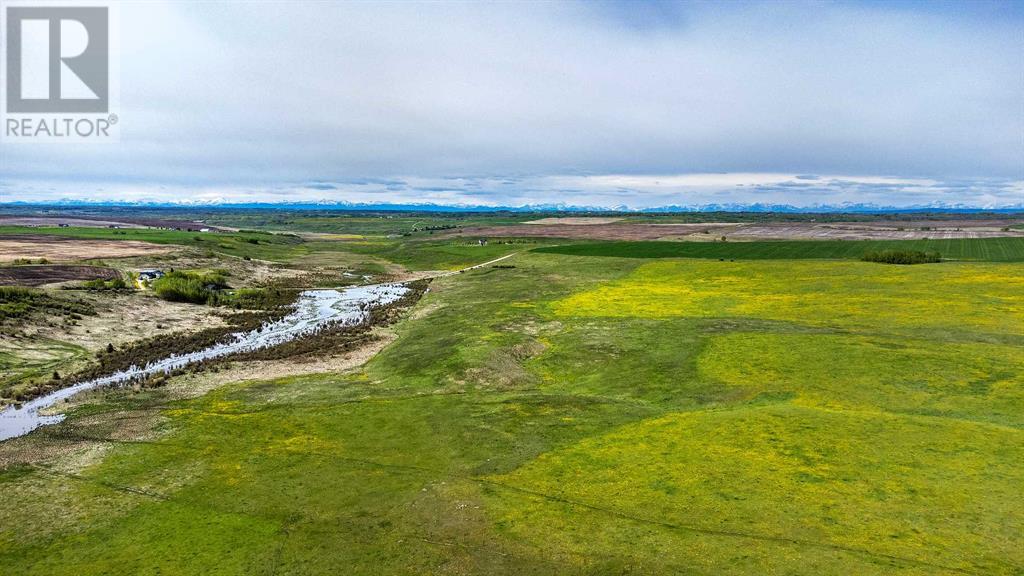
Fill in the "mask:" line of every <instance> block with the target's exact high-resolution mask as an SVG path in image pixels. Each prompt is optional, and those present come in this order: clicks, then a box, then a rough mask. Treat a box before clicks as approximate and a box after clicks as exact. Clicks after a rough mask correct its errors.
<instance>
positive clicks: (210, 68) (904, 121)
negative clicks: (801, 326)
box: [0, 2, 1024, 207]
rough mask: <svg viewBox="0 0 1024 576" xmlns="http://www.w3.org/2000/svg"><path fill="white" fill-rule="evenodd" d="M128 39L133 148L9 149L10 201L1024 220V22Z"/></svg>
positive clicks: (154, 29)
mask: <svg viewBox="0 0 1024 576" xmlns="http://www.w3.org/2000/svg"><path fill="white" fill-rule="evenodd" d="M120 28H121V30H120V45H121V54H120V63H121V64H120V66H121V73H120V86H121V114H120V116H121V125H120V126H121V130H122V132H121V141H120V143H117V144H111V145H81V144H79V145H11V144H2V145H0V146H2V148H0V170H2V176H0V194H2V200H3V201H18V200H30V201H31V200H56V199H60V198H78V199H90V200H100V199H104V200H119V199H125V200H137V199H149V200H181V199H190V200H194V201H211V200H216V199H221V200H228V199H230V200H232V201H239V200H243V201H244V200H251V201H287V200H291V201H298V200H310V199H325V200H347V201H354V202H360V201H373V202H389V201H391V202H443V203H468V204H490V205H500V204H506V205H519V204H523V203H554V202H565V203H572V204H581V205H603V206H630V207H643V206H656V205H669V204H708V203H749V202H767V203H790V204H796V205H812V204H826V203H842V202H872V203H878V204H889V205H911V204H926V203H934V202H948V203H964V204H971V205H977V206H1005V205H1016V204H1021V203H1024V184H1022V182H1024V19H1022V17H1021V10H1020V5H1018V4H1014V3H971V4H962V5H956V4H953V5H950V4H911V3H897V4H893V5H887V4H883V3H857V2H847V3H816V2H792V3H781V2H772V3H752V4H738V3H736V4H732V3H730V4H728V5H726V6H719V5H715V4H688V5H674V4H668V3H651V4H644V5H640V4H638V3H628V4H626V3H622V4H620V3H605V4H594V3H578V4H577V3H516V4H482V3H481V4H469V3H422V4H416V3H345V4H342V3H326V2H318V3H295V2H288V3H283V2H282V3H216V2H195V3H186V2H176V3H167V4H158V3H151V2H133V3H126V4H123V5H122V6H121V7H120ZM801 176H802V178H801ZM369 198H372V200H368V199H369Z"/></svg>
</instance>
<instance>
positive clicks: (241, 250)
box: [0, 226, 303, 261]
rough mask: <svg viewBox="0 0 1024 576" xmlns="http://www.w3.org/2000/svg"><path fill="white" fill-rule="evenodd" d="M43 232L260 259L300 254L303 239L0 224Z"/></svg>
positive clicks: (9, 230) (8, 230) (2, 229)
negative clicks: (170, 246) (145, 243)
mask: <svg viewBox="0 0 1024 576" xmlns="http://www.w3.org/2000/svg"><path fill="white" fill-rule="evenodd" d="M5 234H33V235H36V234H44V235H48V236H61V237H65V238H81V239H84V240H136V241H141V242H151V243H153V244H172V245H178V246H185V247H191V248H196V249H201V250H206V251H209V252H213V253H217V254H226V255H230V256H249V257H251V258H258V259H263V260H278V261H280V260H287V259H288V258H291V257H294V256H295V255H297V254H301V253H303V248H302V240H301V239H299V238H298V237H296V236H294V235H289V234H268V233H265V232H186V231H182V230H158V229H149V228H121V229H111V228H89V227H73V226H72V227H68V228H60V227H57V226H33V227H27V226H0V235H5Z"/></svg>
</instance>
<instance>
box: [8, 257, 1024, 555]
mask: <svg viewBox="0 0 1024 576" xmlns="http://www.w3.org/2000/svg"><path fill="white" fill-rule="evenodd" d="M698 246H701V245H698ZM709 246H713V245H709ZM723 246H728V247H732V246H733V244H725V245H723ZM736 246H742V245H739V244H737V245H736ZM434 249H435V250H440V249H439V248H434ZM467 250H468V248H467ZM439 253H440V254H443V253H444V250H440V252H439ZM477 254H478V255H479V256H480V257H481V259H486V258H489V257H491V256H493V255H494V254H493V253H491V252H490V251H488V253H486V254H484V253H483V252H479V253H477ZM456 256H458V257H459V258H463V257H465V254H463V253H461V252H460V253H457V254H456ZM409 258H410V260H414V261H419V262H420V263H423V264H426V263H441V261H442V260H443V258H441V256H439V255H438V253H435V254H433V255H426V256H424V255H420V256H417V257H415V258H413V257H412V256H410V257H409ZM503 264H511V265H514V266H515V268H512V269H499V268H491V267H486V268H481V269H478V270H474V271H470V272H466V273H464V274H459V275H454V276H451V277H448V278H444V279H441V280H437V281H435V282H434V283H433V285H432V286H431V290H430V292H429V293H428V294H427V295H426V296H425V297H424V299H423V300H421V301H420V303H419V304H418V305H417V309H416V311H415V312H414V314H413V315H412V316H411V317H409V318H407V319H406V320H404V321H403V322H401V323H400V324H398V325H397V326H396V328H397V330H398V332H399V338H398V339H397V341H395V342H394V343H393V344H391V345H390V346H389V347H387V348H386V349H384V351H383V352H381V353H380V354H378V355H377V356H376V357H374V358H373V359H372V360H371V361H370V362H369V363H368V364H366V365H365V366H363V367H362V368H361V369H358V370H355V371H353V372H350V373H345V374H322V375H310V376H302V377H290V378H283V379H278V380H273V381H247V382H243V383H235V384H230V385H226V386H223V387H220V388H218V389H216V390H214V391H213V392H210V393H208V394H206V395H204V396H201V397H199V398H196V399H192V400H171V399H170V396H169V392H168V391H167V390H163V389H157V390H148V391H144V392H142V393H139V394H132V393H126V392H110V393H108V394H107V395H106V396H103V397H97V398H95V399H94V400H92V401H91V402H90V403H87V404H86V405H85V406H83V407H81V408H77V409H76V410H75V411H74V412H73V413H72V415H71V417H70V419H69V420H68V421H67V422H65V423H64V424H62V425H60V426H57V427H54V428H50V429H46V430H43V431H41V432H39V433H36V434H34V435H32V436H30V437H28V438H25V439H22V440H19V441H17V443H12V444H10V445H7V446H0V462H3V460H2V458H4V457H5V454H7V456H8V457H10V454H11V453H13V452H14V451H16V450H36V449H45V448H47V447H48V446H50V445H52V444H59V443H62V442H67V441H68V440H67V438H68V436H67V435H68V434H73V435H80V436H85V437H90V438H98V439H103V438H110V439H111V440H112V441H111V442H102V441H101V442H98V443H96V444H91V443H86V444H83V445H82V446H83V448H84V449H85V452H84V454H93V453H94V452H92V451H90V450H93V451H94V450H95V449H96V448H95V446H104V447H105V448H104V451H103V452H100V453H99V454H100V455H99V456H92V457H88V458H87V457H85V456H81V457H78V459H77V460H76V459H72V460H71V461H70V462H72V463H68V462H69V461H67V460H64V461H61V462H62V463H60V464H56V465H48V464H42V465H40V464H36V465H33V466H23V465H17V464H16V463H11V464H8V466H7V468H6V469H5V471H3V472H0V573H3V574H19V575H29V574H46V575H51V574H157V573H159V574H204V575H206V574H337V573H346V574H469V573H487V574H627V573H630V574H653V573H658V574H660V573H682V574H708V575H712V574H713V575H728V574H769V573H774V574H814V575H819V574H843V575H845V574H913V575H924V574H928V575H931V574H979V575H980V574H986V575H987V574H1006V575H1011V574H1020V573H1021V572H1022V571H1024V547H1022V546H1020V543H1021V540H1020V535H1021V533H1022V532H1024V501H1022V500H1021V498H1020V489H1021V486H1024V467H1022V466H1021V462H1022V461H1024V416H1022V415H1024V372H1022V371H1021V369H1020V367H1021V366H1022V365H1024V336H1022V334H1024V304H1022V299H1021V295H1022V294H1024V284H1022V282H1024V280H1022V278H1024V275H1022V274H1021V270H1020V266H1019V265H1015V264H1009V263H985V262H972V263H968V262H944V263H942V264H934V265H921V266H907V267H902V266H887V265H880V264H873V263H866V262H857V261H843V260H814V261H811V260H787V261H779V260H759V261H752V262H717V261H711V260H706V259H705V260H668V259H666V260H658V261H649V260H638V259H633V258H613V257H609V258H587V257H576V256H566V255H561V254H551V253H541V251H534V252H524V253H521V254H518V255H516V256H514V257H513V258H511V259H509V260H506V261H505V262H503ZM145 414H156V415H158V416H159V419H158V422H159V425H158V428H157V434H155V435H153V436H151V437H148V438H147V439H146V440H145V441H131V442H123V441H118V440H117V438H120V435H119V430H120V428H121V427H122V426H124V424H123V422H124V421H125V420H124V418H126V417H139V416H140V415H145ZM90 447H93V448H90ZM4 449H6V450H9V451H10V452H4V451H3V450H4ZM12 462H13V461H12ZM74 462H80V463H79V464H73V463H74ZM76 466H77V467H76Z"/></svg>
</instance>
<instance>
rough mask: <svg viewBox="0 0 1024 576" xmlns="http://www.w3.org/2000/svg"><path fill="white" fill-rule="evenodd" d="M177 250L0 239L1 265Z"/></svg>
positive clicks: (27, 237) (132, 243)
mask: <svg viewBox="0 0 1024 576" xmlns="http://www.w3.org/2000/svg"><path fill="white" fill-rule="evenodd" d="M174 250H178V248H177V247H174V246H160V245H158V244H150V243H149V242H139V241H137V240H82V239H79V238H63V237H60V236H47V235H43V234H39V235H35V234H13V235H4V236H0V262H11V261H13V260H16V259H18V258H46V259H47V260H54V261H68V260H84V259H88V258H121V257H125V256H141V255H151V254H162V253H166V252H171V251H174Z"/></svg>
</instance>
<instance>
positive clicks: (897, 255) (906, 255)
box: [860, 250, 942, 264]
mask: <svg viewBox="0 0 1024 576" xmlns="http://www.w3.org/2000/svg"><path fill="white" fill-rule="evenodd" d="M860 259H861V260H863V261H864V262H881V263H883V264H933V263H935V262H941V261H942V255H941V254H939V253H938V252H921V251H919V250H882V251H874V252H867V253H865V254H864V255H863V256H861V257H860Z"/></svg>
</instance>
